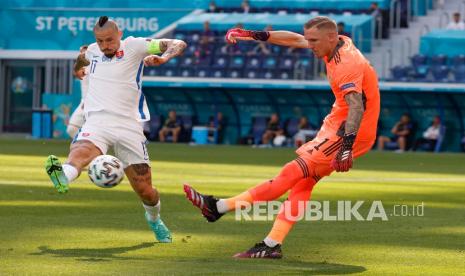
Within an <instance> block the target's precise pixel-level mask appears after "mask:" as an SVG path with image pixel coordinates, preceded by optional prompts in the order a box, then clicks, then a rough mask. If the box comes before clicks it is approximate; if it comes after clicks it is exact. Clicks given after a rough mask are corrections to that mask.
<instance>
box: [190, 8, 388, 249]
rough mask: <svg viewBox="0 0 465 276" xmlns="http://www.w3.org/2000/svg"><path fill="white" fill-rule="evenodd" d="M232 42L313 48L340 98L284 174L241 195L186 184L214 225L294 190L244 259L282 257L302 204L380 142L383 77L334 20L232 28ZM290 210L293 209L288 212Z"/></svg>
mask: <svg viewBox="0 0 465 276" xmlns="http://www.w3.org/2000/svg"><path fill="white" fill-rule="evenodd" d="M226 40H227V42H228V43H236V42H237V41H238V40H259V41H266V42H268V43H272V44H277V45H282V46H288V47H294V48H308V49H309V50H311V51H312V52H313V54H314V55H315V56H316V57H317V58H321V59H323V60H324V62H325V64H326V69H327V76H328V80H329V83H330V86H331V90H332V92H333V94H334V96H335V97H336V101H335V102H334V104H333V107H332V110H331V112H330V114H329V115H327V116H326V118H325V119H324V121H323V125H322V127H321V129H320V131H319V132H318V134H317V136H316V137H315V139H313V140H312V141H310V142H308V143H306V144H304V145H302V146H301V147H300V148H299V149H298V150H297V151H296V153H297V155H298V157H297V158H296V159H294V160H292V161H291V162H289V163H287V164H286V165H284V167H283V168H282V170H281V172H280V173H279V174H278V175H277V176H276V177H274V178H273V179H271V180H267V181H265V182H263V183H261V184H259V185H257V186H255V187H253V188H251V189H249V190H247V191H245V192H243V193H241V194H239V195H237V196H234V197H231V198H226V199H217V198H215V197H213V196H210V195H203V194H200V193H198V192H197V191H196V190H194V189H193V188H192V187H190V186H189V185H184V191H185V193H186V196H187V198H188V199H189V200H190V201H191V202H192V203H193V204H194V206H196V207H198V208H199V209H200V210H201V212H202V214H203V216H204V217H205V218H206V219H207V220H208V221H209V222H214V221H216V220H218V219H219V218H220V217H221V216H222V215H223V214H225V213H227V212H228V211H232V210H234V209H236V208H241V207H242V206H244V203H247V204H251V203H254V202H263V201H271V200H275V199H277V198H279V197H280V196H282V195H283V194H284V193H286V192H287V191H290V193H289V196H288V198H287V199H286V202H285V204H283V205H282V206H281V209H280V212H279V214H278V216H277V218H276V220H275V222H274V224H273V227H272V229H271V231H270V232H269V234H268V235H267V236H266V237H265V239H264V240H263V241H261V242H259V243H257V244H256V245H255V246H253V247H252V248H250V249H249V250H247V251H245V252H241V253H237V254H236V255H235V257H238V258H282V251H281V245H282V243H283V241H284V239H285V237H286V236H287V235H288V234H289V231H290V230H291V229H292V226H293V225H294V224H295V222H296V219H295V218H296V217H297V216H298V215H299V214H300V212H301V210H299V209H298V208H299V206H302V204H299V202H304V205H303V206H306V205H305V203H306V202H308V201H309V199H310V195H311V192H312V190H313V187H314V186H315V184H316V183H317V182H318V181H319V180H320V179H321V178H323V177H325V176H328V175H330V174H331V173H332V172H333V171H334V170H335V171H337V172H346V171H348V170H349V169H350V168H352V163H353V158H357V157H359V156H361V155H362V154H365V153H366V152H368V151H369V150H370V149H371V147H372V146H373V144H374V142H375V140H376V128H377V122H378V116H379V110H380V97H379V88H378V79H377V75H376V72H375V70H374V69H373V67H372V66H371V65H370V64H369V62H368V61H367V60H366V59H365V57H364V56H363V55H362V54H361V53H360V51H359V50H358V49H357V48H356V47H355V45H354V44H353V42H352V40H351V39H350V38H348V37H346V36H342V35H338V33H337V25H336V23H335V22H334V21H333V20H331V19H330V18H328V17H321V16H320V17H315V18H313V19H311V20H310V21H308V22H307V23H306V24H305V25H304V35H300V34H297V33H293V32H288V31H269V32H266V31H249V30H243V29H237V28H236V29H231V30H229V31H228V33H227V34H226ZM286 209H290V210H286ZM286 214H291V216H286Z"/></svg>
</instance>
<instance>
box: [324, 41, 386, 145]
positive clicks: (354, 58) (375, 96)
mask: <svg viewBox="0 0 465 276" xmlns="http://www.w3.org/2000/svg"><path fill="white" fill-rule="evenodd" d="M339 40H340V43H339V44H338V48H336V50H335V51H336V52H335V53H334V55H333V57H332V58H331V59H330V60H328V58H327V57H325V58H324V61H325V63H326V71H327V76H328V80H329V84H330V86H331V90H332V91H333V93H334V96H335V97H336V101H335V102H334V104H333V107H332V109H331V113H330V114H329V115H328V116H326V118H325V119H324V122H323V126H322V128H321V130H320V132H322V133H319V136H320V135H324V136H328V137H333V136H335V134H336V133H337V131H338V129H339V128H340V126H341V124H342V123H343V122H345V120H346V119H347V114H348V112H349V106H348V104H347V103H346V101H345V100H344V96H345V95H346V94H347V93H349V92H352V91H353V92H356V93H362V94H363V102H364V106H365V112H364V113H363V118H362V122H361V125H360V129H359V131H358V134H357V140H362V141H368V140H374V139H376V128H377V123H378V116H379V110H380V96H379V87H378V77H377V75H376V72H375V70H374V69H373V67H371V65H370V63H369V62H368V60H367V59H365V57H364V56H363V55H362V53H360V51H359V50H358V49H357V48H356V47H355V46H354V44H353V42H352V40H351V39H350V38H348V37H346V36H339Z"/></svg>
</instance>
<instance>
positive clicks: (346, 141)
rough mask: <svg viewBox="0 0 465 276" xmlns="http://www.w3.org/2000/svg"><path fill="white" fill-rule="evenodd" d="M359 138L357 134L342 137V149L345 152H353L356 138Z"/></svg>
mask: <svg viewBox="0 0 465 276" xmlns="http://www.w3.org/2000/svg"><path fill="white" fill-rule="evenodd" d="M356 137H357V133H355V132H354V133H349V134H347V133H346V134H344V137H342V146H341V149H342V150H343V151H345V150H352V146H353V145H354V142H355V138H356Z"/></svg>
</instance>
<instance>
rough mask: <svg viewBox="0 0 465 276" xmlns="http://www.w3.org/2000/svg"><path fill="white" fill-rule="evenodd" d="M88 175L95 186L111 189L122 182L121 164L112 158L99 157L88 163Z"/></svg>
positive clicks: (106, 156) (107, 156)
mask: <svg viewBox="0 0 465 276" xmlns="http://www.w3.org/2000/svg"><path fill="white" fill-rule="evenodd" d="M88 174H89V178H90V180H91V181H92V182H94V184H95V185H97V186H99V187H101V188H112V187H115V186H116V185H118V184H119V183H120V182H121V180H123V177H124V169H123V163H121V161H120V160H119V159H118V158H116V157H114V156H111V155H100V156H97V157H96V158H95V159H94V160H92V162H90V164H89V171H88Z"/></svg>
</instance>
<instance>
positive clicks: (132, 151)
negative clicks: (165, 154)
mask: <svg viewBox="0 0 465 276" xmlns="http://www.w3.org/2000/svg"><path fill="white" fill-rule="evenodd" d="M81 140H87V141H90V142H92V143H93V144H94V145H95V146H96V147H97V148H99V149H100V151H101V152H102V154H106V153H107V151H108V149H109V147H113V150H114V152H115V156H116V157H117V158H118V159H120V160H121V162H123V165H124V168H126V167H128V166H129V165H133V164H149V165H150V160H149V154H148V152H147V138H145V135H144V133H143V129H142V124H141V123H140V122H138V121H136V119H131V118H125V117H121V116H118V115H113V114H108V113H104V112H91V113H90V114H89V115H88V116H87V118H86V121H85V123H84V125H83V126H82V128H81V130H80V131H79V133H78V134H77V136H76V138H75V139H74V140H73V143H75V142H76V141H81Z"/></svg>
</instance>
